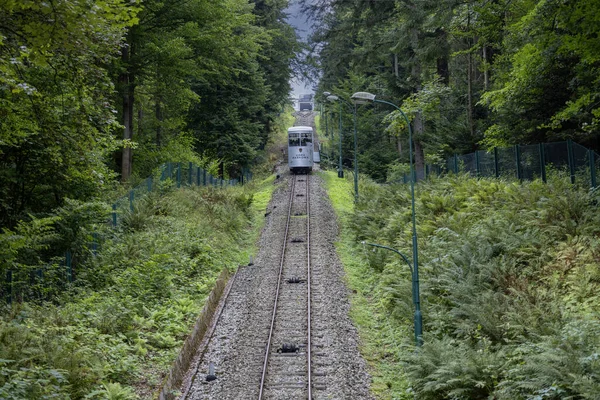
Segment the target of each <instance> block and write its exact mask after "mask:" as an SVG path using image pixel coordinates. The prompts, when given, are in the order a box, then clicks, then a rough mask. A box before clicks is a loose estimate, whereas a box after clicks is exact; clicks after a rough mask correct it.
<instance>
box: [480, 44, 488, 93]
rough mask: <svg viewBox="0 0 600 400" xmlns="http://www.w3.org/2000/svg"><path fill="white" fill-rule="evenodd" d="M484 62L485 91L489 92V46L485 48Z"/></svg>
mask: <svg viewBox="0 0 600 400" xmlns="http://www.w3.org/2000/svg"><path fill="white" fill-rule="evenodd" d="M482 51H483V55H482V57H483V60H484V61H485V68H484V69H483V89H484V90H485V91H487V90H488V89H489V86H490V71H489V65H490V62H489V60H488V47H487V46H483V49H482Z"/></svg>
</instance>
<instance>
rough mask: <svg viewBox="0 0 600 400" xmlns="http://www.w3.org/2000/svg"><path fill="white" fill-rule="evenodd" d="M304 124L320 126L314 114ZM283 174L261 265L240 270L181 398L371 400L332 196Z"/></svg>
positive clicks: (314, 179)
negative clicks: (338, 247)
mask: <svg viewBox="0 0 600 400" xmlns="http://www.w3.org/2000/svg"><path fill="white" fill-rule="evenodd" d="M296 118H297V119H296V124H295V125H296V126H298V125H300V126H312V125H314V122H313V118H314V113H313V112H298V113H296ZM301 118H303V119H304V120H301ZM281 168H282V169H283V171H281V172H280V173H281V176H282V180H283V182H281V183H282V184H281V185H279V186H278V189H277V190H275V191H274V193H273V198H272V199H271V202H270V203H269V205H268V206H267V209H266V211H265V226H264V229H263V232H262V234H261V238H260V243H259V247H260V249H259V251H258V253H257V256H256V259H255V262H254V264H249V265H247V266H242V267H240V268H239V269H238V272H237V273H236V275H235V278H234V279H233V280H232V282H231V286H230V287H229V288H230V289H231V290H228V291H227V293H228V295H226V296H225V298H224V299H223V300H222V307H223V308H222V310H223V311H222V313H221V312H219V314H218V315H219V316H218V318H217V321H216V323H215V325H214V331H213V329H211V330H210V332H211V333H210V334H209V335H210V339H209V340H208V343H207V344H206V346H205V347H202V348H201V349H200V350H199V352H198V353H197V358H196V360H195V362H194V365H193V367H192V368H191V369H190V371H189V372H188V375H187V376H186V379H185V382H184V385H183V386H182V388H181V392H182V393H183V396H181V397H180V399H186V400H187V399H189V400H196V399H210V400H216V399H218V400H246V399H247V400H256V399H264V400H267V399H269V400H271V399H278V400H292V399H294V400H296V399H297V400H306V399H308V400H325V399H348V400H353V399H361V400H370V399H372V396H371V395H370V393H369V389H368V388H369V377H368V374H367V373H366V369H365V364H364V360H362V359H361V358H360V355H359V352H358V336H357V334H356V331H355V329H354V327H353V326H352V324H351V322H350V320H349V319H348V311H349V303H348V302H347V297H346V296H347V288H346V287H345V286H344V283H343V268H342V265H341V264H340V262H339V259H338V258H337V255H336V252H335V247H334V245H333V243H334V241H335V239H336V237H337V233H336V220H335V215H334V212H333V210H332V209H331V205H330V203H329V201H328V197H327V194H326V192H325V191H324V189H323V187H322V183H320V178H319V177H318V176H310V175H291V174H289V172H288V171H286V169H287V168H286V167H285V166H283V167H281ZM284 182H285V183H284ZM311 222H312V223H311ZM209 377H212V378H215V379H210V381H209V379H208V378H209Z"/></svg>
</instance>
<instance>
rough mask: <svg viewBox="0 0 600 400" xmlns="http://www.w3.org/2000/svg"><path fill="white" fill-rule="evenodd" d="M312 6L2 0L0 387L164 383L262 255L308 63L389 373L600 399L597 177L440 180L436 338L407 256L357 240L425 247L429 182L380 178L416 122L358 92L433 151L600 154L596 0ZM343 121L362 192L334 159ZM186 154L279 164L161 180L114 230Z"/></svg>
mask: <svg viewBox="0 0 600 400" xmlns="http://www.w3.org/2000/svg"><path fill="white" fill-rule="evenodd" d="M299 2H300V3H301V4H302V6H303V8H304V10H305V12H306V13H307V15H310V18H311V23H312V24H313V26H312V34H311V36H310V38H309V40H308V42H307V43H302V42H301V41H300V40H299V39H298V37H297V34H296V32H295V31H294V29H293V28H292V27H291V26H290V25H289V24H288V23H287V22H286V14H285V9H286V7H288V5H289V2H288V1H286V0H45V1H39V0H0V297H1V298H0V398H9V399H12V398H15V399H56V398H59V399H137V398H152V397H153V396H154V395H155V394H156V392H157V390H158V389H159V388H160V387H161V384H162V383H163V379H164V377H165V375H166V373H167V371H168V370H169V368H170V366H171V365H172V361H173V359H174V358H175V357H176V356H177V352H178V349H179V348H180V346H181V343H182V341H183V340H184V338H185V337H186V335H187V333H188V332H189V330H190V327H191V326H192V325H193V323H194V320H195V318H196V317H197V315H198V313H199V312H200V310H201V309H202V307H203V304H204V303H203V302H204V299H205V298H206V296H207V295H208V293H209V292H210V290H211V287H212V285H213V284H214V281H215V279H216V277H217V276H218V274H219V272H220V271H221V270H222V269H223V268H232V267H233V266H235V265H236V264H237V265H239V264H240V263H244V262H247V261H248V258H249V256H250V255H252V254H254V252H255V251H256V248H255V246H256V242H257V238H258V235H259V233H260V229H261V224H262V221H263V219H264V216H265V207H266V205H267V204H268V201H269V199H270V196H271V193H272V191H273V190H274V187H275V186H274V184H273V182H274V180H275V176H274V175H273V174H272V173H271V172H272V170H273V169H272V167H273V162H274V159H275V158H276V157H277V156H279V155H280V152H279V151H278V152H277V154H278V155H277V156H270V155H269V152H268V151H266V150H268V149H269V147H270V146H271V147H273V146H274V144H273V143H274V141H275V140H279V141H280V142H281V143H284V142H285V140H286V139H285V128H286V127H288V126H290V125H291V124H292V120H291V113H290V107H289V106H290V104H289V103H290V100H289V94H290V79H291V78H292V77H293V76H303V77H304V79H306V80H307V81H309V82H312V84H314V85H315V90H316V94H315V98H316V99H317V103H316V106H315V111H318V112H319V119H320V121H319V127H320V128H321V130H320V132H319V134H320V135H321V138H320V139H321V143H322V144H323V149H322V150H323V151H322V154H323V157H322V159H323V162H322V164H321V165H322V167H323V169H324V170H325V172H323V173H321V174H320V176H321V177H323V179H324V180H325V181H326V184H327V185H328V191H329V194H330V197H331V199H332V202H333V203H334V206H335V207H336V210H337V212H338V217H339V222H340V242H339V243H338V253H339V254H340V257H341V258H342V260H343V262H344V264H345V268H346V272H347V275H348V285H349V286H350V289H351V290H352V293H353V305H352V306H353V308H352V314H353V315H352V317H353V319H354V321H355V323H356V324H357V326H358V328H359V330H360V333H361V340H363V341H364V343H363V348H362V351H363V355H364V356H365V358H366V359H367V362H368V363H369V366H370V368H371V369H370V373H371V374H372V377H373V379H372V391H373V394H374V395H375V396H377V398H381V399H392V398H394V399H407V400H408V399H413V398H415V396H416V398H419V399H432V400H433V399H507V400H508V399H534V400H543V399H552V400H563V399H597V398H599V397H600V389H599V385H598V381H599V380H600V372H599V371H600V364H599V362H600V361H599V360H600V356H599V354H598V350H597V349H598V347H599V346H600V344H599V343H598V338H600V325H599V323H598V321H599V318H598V307H599V305H600V300H599V297H598V296H597V293H598V289H599V286H600V276H599V274H598V262H599V260H600V242H599V241H598V237H600V232H599V231H598V223H599V221H598V215H600V214H599V213H598V210H597V208H598V204H599V201H600V199H599V197H598V190H597V189H591V190H590V188H589V185H588V184H587V183H585V182H583V180H582V179H580V177H579V176H578V177H577V179H578V181H577V184H573V183H569V177H568V176H567V175H566V174H565V173H564V171H561V170H552V171H549V174H548V175H549V176H548V182H546V183H542V182H541V181H540V180H535V181H533V182H519V181H517V180H514V179H512V180H511V179H505V178H502V179H486V178H481V177H472V176H467V175H466V174H465V175H461V174H452V173H450V174H448V175H446V176H444V177H442V178H437V177H433V178H432V179H431V180H430V181H424V182H419V184H418V185H417V193H416V209H417V215H416V221H417V224H418V228H417V230H418V234H419V238H420V239H419V240H420V242H419V246H420V247H419V251H420V252H421V253H420V254H421V257H422V259H421V265H422V269H421V271H422V282H423V286H422V302H423V314H424V336H423V341H424V345H423V347H422V349H421V350H420V351H418V352H417V351H415V346H414V343H413V336H412V332H411V330H412V328H413V326H412V319H411V318H412V311H413V310H412V303H411V301H410V299H411V293H410V292H411V287H410V280H409V273H408V271H407V270H406V269H405V268H404V267H405V265H404V264H402V263H401V262H400V261H398V260H397V259H395V258H393V257H392V256H391V255H389V254H384V253H382V252H381V251H378V252H367V251H366V250H365V248H364V246H361V245H360V243H361V242H363V241H369V242H376V243H381V244H386V245H389V246H393V247H395V248H398V249H400V250H401V251H403V252H405V253H407V254H410V252H411V247H410V234H411V232H410V222H411V215H410V211H409V210H410V206H409V204H410V201H411V198H410V195H409V192H408V188H407V185H396V184H387V185H382V184H381V183H384V182H385V183H393V182H394V181H396V180H398V178H399V177H400V176H402V175H403V174H406V172H408V168H409V166H408V160H409V152H408V149H409V146H408V129H407V126H406V123H405V120H404V118H403V117H402V116H401V114H400V113H399V112H398V111H394V109H393V108H390V107H388V106H387V105H382V104H376V105H358V106H354V105H350V104H351V103H350V98H351V95H352V94H353V93H355V92H359V91H363V92H370V93H373V94H375V95H376V96H377V98H378V99H381V100H385V101H389V102H391V103H394V104H396V105H398V106H399V107H400V108H401V109H402V110H403V112H404V113H405V114H406V115H407V117H408V120H409V121H410V124H411V126H412V132H413V139H414V146H415V151H414V155H415V163H416V167H417V170H421V171H422V170H423V169H424V166H425V165H426V164H434V165H436V164H437V165H441V166H443V165H444V163H445V160H446V158H447V157H448V156H451V155H453V154H459V155H460V154H465V153H471V152H473V151H476V150H484V151H489V150H492V149H494V148H498V147H507V146H512V145H516V144H522V145H527V144H537V143H547V142H553V141H563V140H567V139H570V140H572V141H574V142H577V143H579V144H580V145H582V146H585V147H587V148H589V149H592V150H595V151H599V150H600V141H599V133H600V39H599V37H598V35H599V31H600V3H599V2H598V1H593V0H562V1H558V0H511V1H508V0H490V1H477V0H476V1H467V2H459V1H455V0H441V1H432V0H312V1H311V0H299ZM325 92H330V93H333V94H334V95H336V96H338V97H339V98H340V99H343V100H344V101H347V102H348V103H349V105H350V107H346V106H345V105H343V104H342V103H340V104H337V103H331V102H329V101H327V100H326V98H325V95H324V93H325ZM340 110H341V111H340ZM340 113H341V116H340ZM354 113H355V115H353V114H354ZM354 116H356V120H357V131H358V141H357V143H356V144H357V147H358V151H357V152H356V154H355V153H354V143H353V140H352V139H353V137H352V127H353V117H354ZM340 117H341V121H342V123H343V129H342V132H339V130H338V123H339V121H340ZM325 127H326V128H325ZM340 134H341V135H342V137H343V144H342V161H343V164H344V167H345V168H348V169H351V168H353V167H354V164H353V161H354V156H355V155H356V157H357V159H358V166H359V167H360V174H361V179H360V193H361V196H360V198H359V199H356V198H354V197H353V195H352V183H351V179H352V176H351V174H350V173H349V174H347V176H346V178H347V179H338V178H337V177H334V172H332V171H331V170H334V169H335V167H334V165H335V160H337V157H338V156H339V153H338V150H337V145H338V139H340ZM167 162H169V163H172V164H169V165H178V163H181V164H183V165H187V164H188V163H190V164H191V163H193V164H194V165H197V166H200V167H202V168H203V169H204V170H205V171H209V172H210V173H211V174H212V175H214V176H218V177H220V178H222V179H235V178H238V177H240V176H241V175H242V174H243V173H244V171H248V169H252V170H253V171H257V172H262V173H257V175H256V176H257V177H259V179H256V180H255V181H251V182H250V184H247V185H244V186H241V185H239V186H236V187H234V188H228V189H226V190H221V189H218V188H214V187H201V188H188V189H189V190H188V189H186V190H176V187H177V184H178V182H175V181H174V180H173V179H170V178H169V179H166V180H164V181H159V180H158V179H156V180H155V186H154V187H153V190H152V192H151V193H149V194H148V195H147V196H146V197H145V198H143V199H137V202H136V203H135V206H131V207H130V209H128V210H126V211H124V212H123V213H122V214H120V215H119V224H114V225H115V226H112V225H111V224H110V220H111V213H112V212H113V210H111V208H110V204H111V203H114V202H116V201H117V200H123V199H125V201H127V197H126V196H127V194H128V193H130V192H129V189H131V188H134V187H136V185H140V184H142V185H144V184H145V182H146V181H145V180H144V179H145V178H147V177H157V176H160V173H161V172H164V171H160V170H157V168H158V167H160V165H162V164H163V163H167ZM328 169H329V170H330V171H327V170H328ZM571 178H573V176H571ZM586 179H587V178H586ZM67 254H69V256H68V257H67V256H66V255H67ZM71 256H72V257H73V259H72V260H71V261H72V262H73V265H74V267H71V264H70V261H69V264H68V266H67V258H68V259H69V260H70V257H71Z"/></svg>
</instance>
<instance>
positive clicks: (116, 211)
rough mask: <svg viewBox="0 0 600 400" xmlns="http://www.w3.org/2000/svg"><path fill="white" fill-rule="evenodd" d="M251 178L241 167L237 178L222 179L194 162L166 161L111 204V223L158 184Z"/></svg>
mask: <svg viewBox="0 0 600 400" xmlns="http://www.w3.org/2000/svg"><path fill="white" fill-rule="evenodd" d="M251 179H252V172H250V170H249V169H248V168H243V169H242V173H241V175H240V178H239V179H228V180H224V179H221V178H219V177H215V176H213V175H211V174H210V173H209V172H208V171H207V170H205V169H203V168H202V167H199V166H197V165H196V164H194V163H191V162H190V163H166V164H163V165H161V166H160V168H159V169H158V173H157V174H155V175H154V176H149V177H148V178H146V179H144V181H143V182H142V183H140V184H139V185H137V186H136V187H134V188H133V189H131V190H130V191H129V193H128V195H127V196H123V197H121V198H119V199H118V200H117V201H116V202H114V203H113V205H112V209H113V212H112V225H113V226H115V227H116V226H117V225H118V224H119V222H120V216H122V215H126V214H127V212H132V211H133V210H134V206H135V201H136V199H140V198H141V197H143V196H145V195H146V194H148V193H150V192H152V191H153V190H156V188H157V186H158V185H162V184H164V183H162V182H165V181H167V180H168V181H170V182H172V184H174V185H175V186H176V187H177V188H180V187H182V186H212V187H217V188H223V187H227V186H236V185H243V184H245V183H246V182H248V181H249V180H251Z"/></svg>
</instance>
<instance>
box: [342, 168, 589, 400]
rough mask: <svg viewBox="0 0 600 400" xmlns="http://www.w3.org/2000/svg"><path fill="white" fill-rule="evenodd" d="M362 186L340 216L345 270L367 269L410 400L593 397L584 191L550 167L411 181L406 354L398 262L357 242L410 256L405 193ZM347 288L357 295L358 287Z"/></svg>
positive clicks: (403, 274) (403, 276) (403, 281)
mask: <svg viewBox="0 0 600 400" xmlns="http://www.w3.org/2000/svg"><path fill="white" fill-rule="evenodd" d="M361 183H362V185H361V200H360V201H359V202H358V203H356V204H355V206H354V210H353V211H352V212H351V213H350V217H349V218H344V219H343V220H342V221H343V223H344V225H345V226H347V229H349V230H350V231H351V241H352V242H354V244H353V245H352V246H350V243H348V245H347V246H349V247H344V248H343V253H351V254H352V256H345V257H347V258H350V259H352V261H350V262H349V265H347V266H346V267H347V268H348V269H349V271H350V274H354V273H356V271H361V270H365V269H367V271H369V272H364V274H365V276H369V277H368V278H366V279H368V282H370V285H371V286H370V289H369V293H371V296H373V298H376V299H378V301H377V302H374V304H371V305H369V304H367V305H366V307H370V308H369V309H371V310H372V311H371V312H375V313H377V312H380V313H383V315H385V316H387V318H388V320H389V323H390V324H391V325H392V326H393V328H392V329H397V330H400V331H402V332H404V335H403V337H402V338H401V340H400V342H401V343H400V345H398V347H397V348H396V352H397V354H398V361H397V362H399V363H401V365H402V371H403V373H404V374H406V379H407V380H408V381H409V382H410V385H409V386H410V388H411V390H412V391H413V392H414V393H415V395H416V397H417V398H419V399H489V398H497V399H576V398H581V399H592V398H596V397H597V396H598V390H599V386H598V384H597V379H598V376H599V374H600V364H599V363H598V354H597V348H598V332H597V331H598V311H597V310H598V306H599V305H600V297H599V296H598V295H597V293H598V289H599V287H598V285H600V279H599V275H598V273H597V257H598V254H600V253H598V249H599V248H600V247H599V245H598V240H597V238H596V236H597V235H598V226H599V225H598V223H599V221H598V218H599V217H598V215H599V214H598V209H597V203H596V201H595V200H594V199H595V197H594V196H595V194H594V192H593V191H592V192H586V191H585V189H580V188H577V187H574V186H572V185H570V184H569V181H568V179H565V178H564V177H562V176H560V174H557V175H554V174H553V175H552V177H551V178H550V179H549V183H548V184H543V183H542V182H540V181H534V182H529V183H522V184H518V183H513V182H505V181H497V180H487V179H473V178H471V177H467V176H455V177H446V178H444V179H439V180H436V179H433V180H432V181H428V182H423V183H420V184H419V185H418V186H417V192H416V201H417V202H416V210H417V232H418V237H419V260H420V282H421V307H422V310H423V319H424V323H425V326H424V332H425V334H424V342H425V343H424V346H423V347H422V348H421V349H420V350H419V351H417V352H414V351H413V349H412V348H411V347H410V343H411V342H412V340H414V339H413V337H412V335H411V333H412V329H413V321H412V315H413V305H412V297H411V296H412V295H411V279H410V278H411V277H410V273H409V272H408V271H407V268H406V265H405V264H404V263H403V262H402V260H400V259H399V258H398V257H396V256H395V255H393V253H389V254H387V253H386V254H379V253H380V252H382V250H377V251H376V252H371V251H368V252H367V251H366V250H365V249H362V251H361V246H360V245H359V244H358V243H360V242H361V241H363V240H365V241H368V242H373V243H380V244H385V245H390V246H392V247H394V248H397V249H398V250H400V251H401V252H403V253H405V254H409V255H410V254H411V252H412V250H411V248H412V243H411V214H410V193H409V188H408V185H394V186H389V185H388V186H376V185H373V184H370V183H369V182H367V181H363V182H361ZM333 190H335V189H333ZM357 257H360V259H362V260H363V261H362V264H364V266H359V265H360V264H361V261H360V260H356V258H357ZM352 284H353V288H354V289H355V290H356V289H357V288H360V287H361V285H363V284H362V283H358V282H356V281H352ZM361 290H362V289H361ZM363 306H364V305H363ZM379 306H382V307H383V309H382V310H381V311H376V310H378V308H377V307H379ZM367 326H368V323H367ZM366 334H367V335H370V336H369V337H367V338H366V340H367V342H370V341H374V340H378V339H377V338H378V334H377V333H375V332H373V331H371V330H367V331H366ZM371 336H372V337H371ZM406 346H408V347H406ZM386 362H387V361H386V360H385V358H381V359H376V360H374V363H375V365H376V372H375V374H376V376H379V374H385V372H384V371H385V369H386V367H385V365H386ZM384 393H385V392H384ZM386 396H387V394H382V395H381V397H382V398H387V397H386ZM395 396H397V397H398V398H402V396H406V393H403V394H400V393H399V394H396V395H395ZM392 397H393V396H392Z"/></svg>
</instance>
